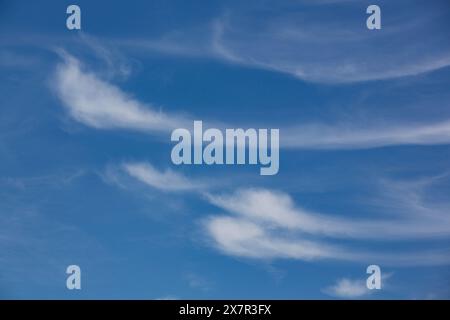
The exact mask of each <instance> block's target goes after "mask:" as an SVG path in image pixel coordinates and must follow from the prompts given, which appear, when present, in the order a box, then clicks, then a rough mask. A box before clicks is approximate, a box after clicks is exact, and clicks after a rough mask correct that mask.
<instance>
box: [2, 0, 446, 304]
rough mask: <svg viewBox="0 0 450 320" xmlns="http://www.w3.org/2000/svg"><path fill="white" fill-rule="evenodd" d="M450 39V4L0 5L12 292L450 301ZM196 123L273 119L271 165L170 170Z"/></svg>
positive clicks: (6, 275)
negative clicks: (75, 13)
mask: <svg viewBox="0 0 450 320" xmlns="http://www.w3.org/2000/svg"><path fill="white" fill-rule="evenodd" d="M70 4H77V5H78V6H79V7H80V8H81V30H68V29H67V27H66V19H67V17H68V14H66V9H67V7H68V6H69V5H70ZM371 4H377V5H378V6H379V7H380V9H381V29H379V30H369V29H368V28H367V27H366V19H367V18H368V16H369V15H368V14H367V13H366V9H367V7H368V6H369V5H371ZM449 33H450V5H449V3H448V1H445V0H442V1H441V0H435V1H405V0H399V1H395V2H394V1H376V2H374V1H353V0H319V1H313V0H295V1H294V0H292V1H284V0H282V1H245V2H243V1H216V0H211V1H202V2H198V1H197V2H195V1H135V2H133V3H130V2H124V1H76V2H68V1H35V2H29V1H4V0H3V1H1V0H0V83H1V86H0V298H1V299H30V298H31V299H55V298H56V299H449V298H450V268H449V265H450V199H449V197H448V195H449V194H450V193H449V192H450V165H449V159H450V104H449V101H450V99H449V98H450V90H448V88H449V87H450V37H449ZM194 120H201V121H203V123H204V126H205V127H208V128H244V129H248V128H269V129H272V128H276V129H279V131H280V163H279V171H278V173H277V174H275V175H267V176H264V175H260V171H259V166H258V165H250V164H245V165H206V164H203V165H175V164H173V163H172V160H171V150H172V148H173V147H174V145H175V143H174V142H172V141H171V132H172V130H174V129H175V128H188V129H190V130H191V129H192V125H193V121H194ZM69 265H78V266H79V267H80V269H81V286H82V288H81V290H68V289H67V287H66V279H67V277H68V275H67V274H66V268H67V267H68V266H69ZM369 265H378V266H379V267H380V269H381V272H382V277H381V278H382V288H381V289H380V290H369V289H367V287H366V279H367V277H368V274H367V273H366V268H367V267H368V266H369Z"/></svg>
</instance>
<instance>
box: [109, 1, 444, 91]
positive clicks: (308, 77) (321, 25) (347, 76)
mask: <svg viewBox="0 0 450 320" xmlns="http://www.w3.org/2000/svg"><path fill="white" fill-rule="evenodd" d="M339 2H341V4H340V6H337V3H339ZM416 4H417V5H416V6H414V5H411V6H409V5H410V3H408V4H405V3H403V2H402V1H399V2H398V3H395V4H390V10H396V11H397V12H398V15H396V19H395V20H394V19H392V18H391V17H389V16H388V15H383V14H382V25H383V27H382V30H377V31H369V30H367V28H366V26H365V20H366V18H367V17H368V15H366V13H365V8H364V7H361V5H360V3H359V2H358V1H330V0H327V1H299V2H297V3H296V4H292V3H290V4H289V7H290V9H291V10H286V4H284V3H283V1H280V2H278V3H276V4H271V7H270V10H268V8H267V7H266V5H265V4H264V3H258V4H253V5H245V4H239V5H238V6H233V5H231V4H230V5H229V6H228V7H227V8H226V9H225V11H224V13H223V14H222V15H220V16H218V17H214V18H212V19H211V22H210V23H209V25H203V26H201V27H198V26H197V27H196V28H185V29H183V30H176V31H171V32H169V33H167V34H165V35H162V36H160V37H159V38H155V39H133V40H129V39H126V40H116V43H117V44H119V45H122V46H125V47H130V46H131V47H135V48H140V49H142V50H151V51H158V52H163V53H165V54H175V55H181V56H187V57H192V56H196V57H198V56H200V57H202V56H203V57H209V58H216V59H219V60H222V61H225V62H228V63H235V64H240V65H244V66H249V67H252V68H261V69H266V70H269V71H274V72H281V73H286V74H289V75H292V76H294V77H297V78H299V79H302V80H305V81H312V82H319V83H352V82H363V81H372V80H384V79H394V78H402V77H408V76H415V75H419V74H423V73H427V72H431V71H435V70H439V69H442V68H446V67H448V66H450V46H449V45H448V43H447V41H446V40H447V33H446V30H445V28H442V27H441V23H445V20H443V19H444V18H443V15H442V14H441V12H439V9H438V7H436V8H431V7H429V6H428V7H427V8H426V9H427V11H424V10H421V5H420V3H416ZM405 5H407V6H408V9H410V10H405ZM278 6H279V7H278ZM381 7H382V13H383V8H384V7H383V5H381ZM352 9H353V11H351V10H352ZM358 11H360V12H361V14H360V15H358V16H356V15H351V12H353V13H354V12H358ZM269 12H270V14H269ZM330 12H334V14H333V15H330V14H329V13H330ZM342 17H348V18H347V19H346V21H345V22H343V18H342ZM405 34H408V35H409V36H408V37H405V36H404V35H405ZM374 48H376V49H374ZM405 57H408V58H407V59H405Z"/></svg>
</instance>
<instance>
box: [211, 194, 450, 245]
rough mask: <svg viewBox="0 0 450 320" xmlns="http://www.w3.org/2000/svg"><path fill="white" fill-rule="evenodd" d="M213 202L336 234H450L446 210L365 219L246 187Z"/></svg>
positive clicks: (283, 224)
mask: <svg viewBox="0 0 450 320" xmlns="http://www.w3.org/2000/svg"><path fill="white" fill-rule="evenodd" d="M209 199H210V201H211V203H212V204H214V205H216V206H218V207H220V208H222V209H224V210H226V211H228V212H232V213H235V214H238V215H239V216H242V217H245V218H246V219H250V220H253V221H262V222H264V223H267V224H268V225H271V226H273V227H279V228H285V229H287V230H296V231H301V232H303V233H308V234H314V235H321V236H325V237H333V238H349V239H417V238H439V237H445V236H450V219H449V218H448V215H447V214H446V213H445V212H441V213H440V214H438V213H436V214H435V215H434V216H426V217H423V216H422V217H417V216H414V215H413V214H414V212H411V216H410V217H405V216H402V217H398V216H393V217H391V218H389V219H387V218H384V219H372V220H362V219H357V218H342V217H336V216H333V215H325V214H322V213H318V212H310V211H308V210H305V209H302V208H300V207H298V206H296V205H295V204H294V202H293V200H292V199H291V197H290V196H289V195H288V194H285V193H282V192H276V191H271V190H267V189H243V190H239V191H237V192H236V193H234V194H228V195H219V196H217V195H210V196H209Z"/></svg>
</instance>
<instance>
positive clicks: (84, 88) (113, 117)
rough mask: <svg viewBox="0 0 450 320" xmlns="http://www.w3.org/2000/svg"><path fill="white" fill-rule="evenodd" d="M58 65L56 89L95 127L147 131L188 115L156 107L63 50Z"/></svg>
mask: <svg viewBox="0 0 450 320" xmlns="http://www.w3.org/2000/svg"><path fill="white" fill-rule="evenodd" d="M62 56H63V62H61V63H60V64H59V65H58V66H57V70H56V74H55V78H54V83H55V92H56V94H57V96H58V97H59V99H60V100H61V102H62V103H63V106H64V107H65V108H66V109H67V111H68V112H69V114H70V115H71V116H72V117H73V118H74V119H75V120H77V121H79V122H81V123H83V124H85V125H87V126H90V127H93V128H96V129H131V130H139V131H144V132H153V133H159V132H168V131H171V130H172V129H174V128H178V127H181V126H183V125H184V124H185V123H186V119H184V118H183V117H180V116H177V115H169V114H166V113H164V112H161V111H156V110H154V108H153V107H152V106H150V105H147V104H144V103H141V102H140V101H138V100H137V99H135V98H133V97H131V96H130V95H128V94H126V93H124V92H123V91H121V90H120V89H119V88H118V87H116V86H114V85H112V84H110V83H108V82H106V81H104V80H102V79H100V78H99V77H98V76H97V75H95V74H94V73H90V72H87V71H84V70H83V68H82V66H81V63H80V61H78V60H77V59H76V58H74V57H72V56H70V55H68V54H65V53H64V54H62Z"/></svg>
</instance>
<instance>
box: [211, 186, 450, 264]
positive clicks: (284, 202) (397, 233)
mask: <svg viewBox="0 0 450 320" xmlns="http://www.w3.org/2000/svg"><path fill="white" fill-rule="evenodd" d="M208 199H209V201H210V202H211V203H212V204H214V205H215V206H218V207H220V208H221V209H223V210H224V211H226V212H228V215H220V216H211V217H209V218H208V219H206V220H205V221H204V227H205V230H206V232H207V234H208V235H209V236H210V238H211V239H212V242H213V245H214V246H215V247H216V248H218V249H219V250H220V251H222V252H224V253H226V254H229V255H235V256H240V257H250V258H263V259H274V258H290V259H300V260H315V259H336V260H344V261H358V262H369V261H377V262H378V263H384V264H392V265H434V264H436V265H438V264H448V263H450V257H449V255H448V253H449V249H448V248H446V249H442V250H430V251H426V250H425V251H398V252H386V251H379V250H367V251H364V250H355V249H353V248H352V247H348V246H344V245H337V244H330V243H332V242H330V241H331V239H330V238H341V239H347V240H354V241H356V240H358V241H376V242H380V241H382V242H386V241H393V240H416V239H423V238H425V239H436V238H442V237H444V238H446V237H449V236H450V220H449V218H448V215H447V213H446V212H437V213H436V212H435V213H436V214H435V215H433V216H428V215H426V216H423V215H420V214H419V215H416V214H415V212H412V213H411V216H410V217H408V216H404V215H401V216H398V217H394V218H393V219H392V220H391V219H386V218H379V219H373V220H361V219H357V218H351V217H346V218H342V217H341V218H338V217H336V216H334V215H324V214H321V213H317V212H308V211H305V210H302V209H299V208H298V207H297V206H295V205H294V203H293V201H292V199H291V198H290V197H289V195H287V194H284V193H281V192H274V191H270V190H265V189H244V190H242V189H241V190H238V191H236V192H235V193H233V194H231V195H225V196H224V195H220V196H213V195H210V194H209V195H208Z"/></svg>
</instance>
